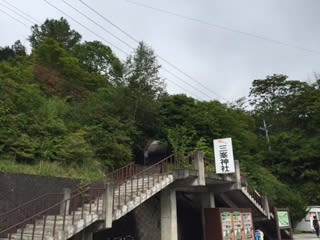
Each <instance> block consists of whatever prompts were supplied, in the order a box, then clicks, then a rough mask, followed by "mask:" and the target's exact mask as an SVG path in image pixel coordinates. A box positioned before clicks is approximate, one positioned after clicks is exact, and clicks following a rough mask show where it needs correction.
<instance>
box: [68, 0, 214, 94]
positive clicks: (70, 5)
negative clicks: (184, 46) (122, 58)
mask: <svg viewBox="0 0 320 240" xmlns="http://www.w3.org/2000/svg"><path fill="white" fill-rule="evenodd" d="M62 1H63V2H64V3H65V4H67V5H68V6H69V7H71V8H72V9H73V10H75V11H77V12H78V13H80V14H81V15H82V16H84V17H85V18H87V19H88V20H89V21H91V22H93V23H94V24H95V25H97V26H99V27H100V28H101V29H102V30H103V31H106V32H107V33H109V34H112V33H111V32H110V31H108V30H107V29H106V28H105V27H103V26H101V24H99V23H97V22H96V21H94V20H92V18H90V17H88V15H86V14H84V13H83V12H81V11H79V10H78V9H77V8H75V7H74V6H73V5H72V4H70V3H68V2H66V1H65V0H62ZM80 2H82V3H83V4H84V5H85V6H86V7H88V8H89V9H90V10H93V11H95V10H94V9H93V8H91V7H90V6H89V5H87V4H86V3H84V2H83V1H80ZM95 13H98V12H97V11H95ZM98 14H99V13H98ZM99 16H100V15H99ZM101 16H102V17H103V18H104V19H105V20H108V19H107V18H105V17H104V16H103V15H101ZM108 22H109V23H112V22H111V21H109V20H108ZM112 24H113V23H112ZM113 26H117V25H115V24H113ZM118 29H121V28H118ZM121 30H122V29H121ZM122 31H123V30H122ZM123 32H124V31H123ZM128 35H129V34H128ZM112 36H114V37H115V38H116V39H117V40H119V41H121V42H122V43H124V44H125V45H126V46H128V47H130V48H132V49H134V47H132V46H131V45H129V44H128V43H127V42H125V41H124V40H122V39H121V38H119V37H117V36H116V35H114V34H112ZM130 36H131V35H130ZM131 38H132V39H134V37H132V36H131ZM134 41H137V43H139V41H138V40H136V39H134ZM156 56H158V55H156ZM158 57H159V56H158ZM165 61H166V60H165ZM162 69H163V70H164V71H166V72H168V73H170V74H171V75H172V76H174V77H175V78H177V79H179V80H180V81H182V82H184V83H185V84H187V85H189V86H190V87H192V88H193V89H195V90H196V91H198V92H200V93H201V94H203V95H206V96H207V97H208V98H209V99H210V98H211V97H210V96H209V95H207V94H206V93H205V92H203V91H201V90H199V89H198V88H196V87H194V86H193V85H191V84H189V83H188V82H187V81H185V80H183V79H182V78H180V77H178V76H177V75H175V74H174V73H172V72H171V71H169V70H168V69H166V68H165V67H162Z"/></svg>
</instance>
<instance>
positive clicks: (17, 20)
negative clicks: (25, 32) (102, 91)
mask: <svg viewBox="0 0 320 240" xmlns="http://www.w3.org/2000/svg"><path fill="white" fill-rule="evenodd" d="M0 12H2V13H3V14H5V15H7V16H8V17H10V18H12V19H13V20H15V21H16V22H18V23H20V24H22V25H24V26H26V27H27V28H29V26H28V25H27V24H25V23H24V22H22V21H20V20H19V19H17V18H15V17H14V16H12V15H11V14H9V13H7V12H5V11H3V10H2V9H1V8H0Z"/></svg>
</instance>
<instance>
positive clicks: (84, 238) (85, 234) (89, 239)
mask: <svg viewBox="0 0 320 240" xmlns="http://www.w3.org/2000/svg"><path fill="white" fill-rule="evenodd" d="M81 240H93V232H92V231H90V228H87V229H84V230H83V231H82V233H81Z"/></svg>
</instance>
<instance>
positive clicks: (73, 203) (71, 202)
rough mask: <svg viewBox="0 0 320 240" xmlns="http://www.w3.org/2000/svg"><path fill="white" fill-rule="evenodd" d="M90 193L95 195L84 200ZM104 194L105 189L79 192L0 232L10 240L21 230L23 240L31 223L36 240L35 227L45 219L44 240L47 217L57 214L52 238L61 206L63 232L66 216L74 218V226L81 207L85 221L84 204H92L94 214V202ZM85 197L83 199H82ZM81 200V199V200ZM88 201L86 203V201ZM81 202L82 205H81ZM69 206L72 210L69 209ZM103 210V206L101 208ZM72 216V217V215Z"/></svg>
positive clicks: (90, 195) (90, 210)
mask: <svg viewBox="0 0 320 240" xmlns="http://www.w3.org/2000/svg"><path fill="white" fill-rule="evenodd" d="M89 191H94V193H95V194H89V199H84V198H87V196H83V195H84V194H85V193H87V192H89ZM103 192H104V189H88V190H85V191H83V192H79V193H77V194H74V195H73V196H72V197H71V198H70V199H66V200H62V201H60V202H58V203H56V204H54V205H52V206H51V207H49V208H47V209H45V210H42V211H40V212H38V213H36V214H34V215H33V216H30V217H28V218H26V219H24V220H23V221H21V222H19V223H16V224H14V225H12V226H10V227H8V228H6V229H4V230H2V231H0V236H4V235H5V234H8V237H9V239H11V238H12V234H14V231H16V230H18V229H21V239H22V235H23V231H24V227H25V226H26V225H27V224H28V223H31V224H32V225H33V230H32V239H34V232H35V226H36V220H37V219H41V217H42V218H43V221H44V223H43V232H42V239H43V238H44V235H45V229H46V221H47V217H48V216H49V215H50V214H51V213H52V212H55V214H54V224H53V229H52V236H54V235H55V228H56V226H57V215H59V213H58V212H60V211H61V206H63V224H62V230H64V228H65V222H66V216H67V215H69V216H72V224H74V220H75V212H76V210H77V208H78V207H81V212H82V214H81V219H83V210H84V203H85V202H88V203H89V204H90V207H89V213H92V208H91V204H92V201H93V200H97V201H99V198H100V197H101V195H102V193H103ZM81 196H83V197H81ZM79 198H80V199H79ZM85 200H86V201H85ZM79 201H80V203H81V205H79ZM67 206H69V208H70V209H68V208H67ZM101 208H102V206H101ZM96 211H97V212H98V211H99V204H97V209H96ZM71 214H72V215H71Z"/></svg>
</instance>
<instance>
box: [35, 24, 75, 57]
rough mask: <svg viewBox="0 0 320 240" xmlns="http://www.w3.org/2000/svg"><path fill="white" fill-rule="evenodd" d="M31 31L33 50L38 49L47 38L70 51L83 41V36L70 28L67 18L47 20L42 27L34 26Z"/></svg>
mask: <svg viewBox="0 0 320 240" xmlns="http://www.w3.org/2000/svg"><path fill="white" fill-rule="evenodd" d="M31 30H32V34H31V36H30V37H29V41H30V43H31V46H32V48H33V49H36V48H37V47H38V46H39V45H40V44H41V43H42V42H43V41H44V40H45V39H46V38H52V39H54V40H56V41H57V42H58V43H59V44H61V46H62V47H63V48H64V49H66V50H68V51H69V50H71V49H72V48H73V47H74V46H75V45H76V44H78V43H79V42H80V40H81V35H80V34H79V33H78V32H76V31H75V30H72V29H71V28H70V25H69V23H68V21H67V20H66V19H65V18H60V19H59V20H55V19H47V20H46V21H45V22H44V23H43V24H42V25H40V26H39V25H37V24H35V25H34V26H32V27H31Z"/></svg>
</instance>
